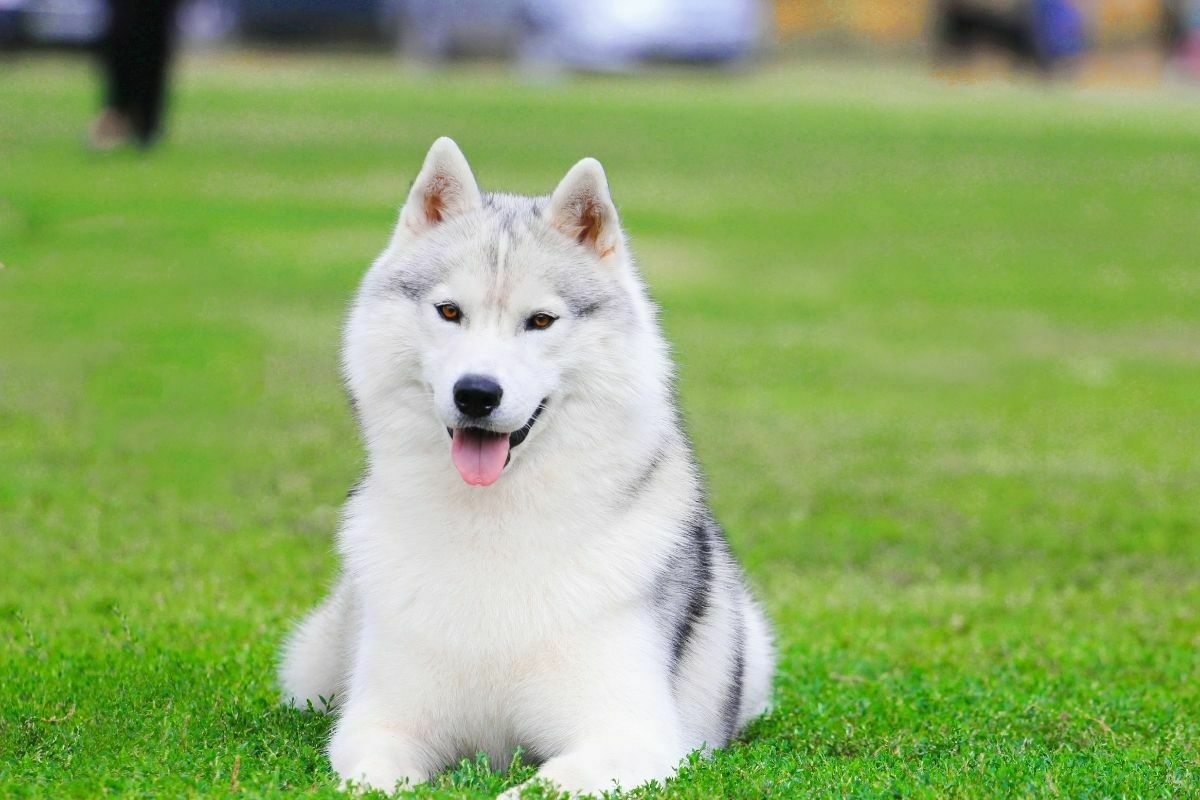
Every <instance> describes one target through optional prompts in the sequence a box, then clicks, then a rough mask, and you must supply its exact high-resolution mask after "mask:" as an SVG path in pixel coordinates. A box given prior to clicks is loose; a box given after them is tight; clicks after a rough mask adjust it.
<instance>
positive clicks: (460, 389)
mask: <svg viewBox="0 0 1200 800" xmlns="http://www.w3.org/2000/svg"><path fill="white" fill-rule="evenodd" d="M503 396H504V390H503V389H501V388H500V384H498V383H496V381H495V380H493V379H492V378H489V377H487V376H486V375H463V376H462V377H461V378H459V379H458V382H457V383H455V384H454V405H456V406H458V410H459V411H461V412H462V413H464V414H466V415H467V416H468V417H474V418H475V419H478V418H480V417H486V416H487V415H488V414H490V413H492V412H493V411H495V410H496V406H498V405H500V398H501V397H503Z"/></svg>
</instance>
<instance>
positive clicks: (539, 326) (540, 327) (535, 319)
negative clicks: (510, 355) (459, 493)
mask: <svg viewBox="0 0 1200 800" xmlns="http://www.w3.org/2000/svg"><path fill="white" fill-rule="evenodd" d="M556 319H558V317H554V316H551V315H550V314H546V313H544V312H543V313H540V314H534V315H533V316H532V317H530V318H529V319H527V320H526V321H525V330H527V331H544V330H546V328H549V327H550V326H551V325H553V324H554V320H556Z"/></svg>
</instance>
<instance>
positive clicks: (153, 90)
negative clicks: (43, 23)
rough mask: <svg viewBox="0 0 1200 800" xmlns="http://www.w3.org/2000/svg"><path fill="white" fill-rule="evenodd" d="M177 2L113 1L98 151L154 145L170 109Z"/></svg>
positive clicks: (94, 131)
mask: <svg viewBox="0 0 1200 800" xmlns="http://www.w3.org/2000/svg"><path fill="white" fill-rule="evenodd" d="M177 5H178V2H177V0H109V25H108V35H107V37H106V39H105V42H104V49H103V66H104V71H105V84H106V86H105V108H104V109H103V110H102V111H101V113H100V116H99V117H98V118H97V119H96V121H95V122H94V123H93V124H92V128H91V131H90V133H89V138H90V140H91V144H92V146H93V147H96V148H97V149H101V150H109V149H112V148H114V147H119V146H120V145H122V144H126V143H127V142H130V141H135V142H136V143H137V144H139V145H140V146H142V147H147V146H149V145H151V144H153V143H154V141H155V140H156V139H157V138H158V136H159V133H160V132H161V129H162V118H163V113H164V111H165V108H166V93H167V72H168V68H169V66H170V60H171V54H172V51H173V45H174V38H175V37H174V33H175V10H176V7H177Z"/></svg>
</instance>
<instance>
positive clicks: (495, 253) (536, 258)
mask: <svg viewBox="0 0 1200 800" xmlns="http://www.w3.org/2000/svg"><path fill="white" fill-rule="evenodd" d="M545 202H546V198H544V197H522V196H519V195H488V196H487V197H486V198H485V200H484V207H483V209H482V211H481V213H480V214H478V215H477V216H475V217H474V218H467V219H463V220H462V226H461V229H460V230H459V231H458V232H457V237H456V238H458V246H457V247H455V248H452V249H448V250H447V251H444V255H445V257H446V260H445V266H446V269H447V272H446V282H447V283H448V284H450V285H452V286H453V285H455V284H459V285H461V286H462V287H464V288H468V287H469V288H470V289H472V290H473V293H475V294H477V295H478V296H479V297H480V299H482V300H483V301H484V302H486V303H487V304H488V305H493V306H500V307H504V306H508V305H510V304H514V303H515V304H522V303H527V302H536V301H538V300H540V299H541V298H542V297H543V296H545V295H548V294H552V295H558V296H560V297H562V298H563V299H564V300H565V301H566V302H567V303H568V304H569V305H571V306H573V307H574V306H577V305H588V304H590V303H591V302H594V301H593V300H589V299H587V298H588V296H592V297H594V296H596V295H599V294H605V295H606V294H608V293H609V291H610V289H609V287H608V286H607V285H606V284H607V281H605V280H604V279H603V276H602V275H600V274H599V272H598V271H597V270H596V268H595V264H593V263H591V259H589V258H588V257H587V255H586V254H585V253H584V252H583V251H582V250H581V248H579V246H578V245H577V244H575V243H574V242H572V241H571V240H570V239H568V238H567V237H565V236H563V235H562V233H560V232H559V231H557V230H555V229H554V228H552V227H551V226H550V225H549V224H547V223H546V222H545V221H544V219H543V217H542V209H543V207H544V204H545Z"/></svg>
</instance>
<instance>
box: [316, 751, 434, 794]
mask: <svg viewBox="0 0 1200 800" xmlns="http://www.w3.org/2000/svg"><path fill="white" fill-rule="evenodd" d="M338 775H339V777H341V779H342V783H341V788H342V791H351V792H365V791H367V790H369V789H378V790H380V791H383V792H388V793H389V794H390V793H392V792H394V791H396V790H397V789H398V788H407V787H412V786H415V785H417V784H418V783H422V782H423V781H424V780H425V778H424V776H422V775H421V774H420V773H419V772H417V771H416V770H412V769H405V768H404V767H402V766H401V765H399V764H397V763H396V762H394V761H392V760H391V759H388V758H385V757H383V756H368V757H366V758H364V759H362V760H361V761H358V762H357V763H356V764H355V765H354V766H352V767H350V768H348V769H345V770H338Z"/></svg>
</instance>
